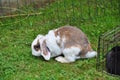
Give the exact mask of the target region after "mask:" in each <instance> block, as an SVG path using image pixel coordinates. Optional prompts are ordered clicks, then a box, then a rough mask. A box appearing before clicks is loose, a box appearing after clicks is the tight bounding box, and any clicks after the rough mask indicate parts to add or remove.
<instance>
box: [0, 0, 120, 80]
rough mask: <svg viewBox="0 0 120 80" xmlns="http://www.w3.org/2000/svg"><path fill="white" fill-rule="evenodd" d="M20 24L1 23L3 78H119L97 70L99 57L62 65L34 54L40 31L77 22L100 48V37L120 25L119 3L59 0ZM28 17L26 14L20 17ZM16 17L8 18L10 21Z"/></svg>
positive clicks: (92, 0) (62, 79)
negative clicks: (32, 51) (34, 43)
mask: <svg viewBox="0 0 120 80" xmlns="http://www.w3.org/2000/svg"><path fill="white" fill-rule="evenodd" d="M38 11H39V12H40V13H41V15H35V16H29V18H27V19H25V20H22V21H20V23H16V24H14V23H13V24H11V25H10V24H9V25H2V26H0V80H119V77H114V76H110V75H108V74H106V73H102V72H98V71H97V70H96V58H92V59H85V60H77V61H76V62H75V63H71V64H61V63H59V62H56V61H55V60H54V59H51V60H50V61H44V59H43V58H42V57H39V58H37V57H34V56H32V55H31V47H30V45H31V42H32V41H33V40H34V38H35V37H36V35H37V34H46V33H47V32H48V31H49V30H51V29H55V28H58V27H60V26H63V25H67V24H70V25H73V26H77V27H78V28H81V29H82V30H83V32H85V33H86V35H87V36H88V38H89V40H90V42H91V43H92V47H93V49H94V50H97V41H98V36H99V35H100V34H101V33H104V32H106V31H108V30H111V29H113V28H114V27H116V26H117V25H120V15H119V3H117V2H116V0H114V1H110V0H105V1H97V4H96V0H91V1H90V3H88V0H81V1H80V0H74V1H73V0H64V1H62V0H59V1H56V2H54V3H52V4H50V5H48V6H46V7H44V8H41V9H39V10H38ZM20 19H24V17H20ZM14 21H16V19H8V18H7V19H5V20H2V21H1V23H2V24H3V23H4V24H7V23H8V22H14Z"/></svg>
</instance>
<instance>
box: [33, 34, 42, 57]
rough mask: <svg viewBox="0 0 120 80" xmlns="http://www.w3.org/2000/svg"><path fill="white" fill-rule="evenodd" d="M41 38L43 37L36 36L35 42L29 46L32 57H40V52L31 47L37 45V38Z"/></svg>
mask: <svg viewBox="0 0 120 80" xmlns="http://www.w3.org/2000/svg"><path fill="white" fill-rule="evenodd" d="M42 37H43V35H38V36H37V37H36V38H35V40H34V41H33V42H32V44H31V48H32V55H34V56H40V55H41V51H40V50H39V51H36V50H35V49H34V47H33V46H34V45H35V44H37V40H38V39H39V38H42Z"/></svg>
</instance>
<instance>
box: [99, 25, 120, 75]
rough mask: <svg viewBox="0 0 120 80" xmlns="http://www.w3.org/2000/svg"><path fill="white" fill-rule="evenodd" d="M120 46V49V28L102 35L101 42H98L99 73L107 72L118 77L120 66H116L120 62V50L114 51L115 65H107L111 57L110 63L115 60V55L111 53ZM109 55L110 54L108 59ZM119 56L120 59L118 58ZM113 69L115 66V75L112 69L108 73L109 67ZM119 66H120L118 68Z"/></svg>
mask: <svg viewBox="0 0 120 80" xmlns="http://www.w3.org/2000/svg"><path fill="white" fill-rule="evenodd" d="M116 46H119V47H120V26H118V27H116V28H114V29H113V30H110V31H107V32H105V33H104V34H102V35H101V36H100V37H99V41H98V56H97V70H98V71H102V72H106V73H109V74H112V75H116V74H117V70H118V69H117V68H116V67H120V65H119V64H116V62H119V61H118V59H117V58H118V57H119V58H120V56H119V55H120V50H116V49H115V51H114V54H115V53H118V55H117V54H115V60H114V61H113V63H114V64H112V63H111V62H109V63H107V59H108V57H110V56H111V57H110V61H112V60H113V58H112V57H113V56H114V55H113V53H110V51H111V50H113V48H114V47H116ZM108 53H109V54H110V55H109V56H108V57H107V55H108ZM117 56H118V57H117ZM107 64H109V66H110V67H111V68H112V66H114V69H113V70H114V71H115V72H114V73H113V70H112V69H111V70H110V71H109V72H108V70H107V69H108V67H107V66H108V65H107ZM118 65H119V66H118Z"/></svg>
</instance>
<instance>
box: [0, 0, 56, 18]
mask: <svg viewBox="0 0 120 80" xmlns="http://www.w3.org/2000/svg"><path fill="white" fill-rule="evenodd" d="M54 1H55V0H0V16H3V15H9V14H11V13H13V12H15V10H16V9H19V8H21V7H24V6H27V7H28V9H29V7H32V8H33V9H38V8H41V7H44V6H46V5H47V4H50V3H52V2H54Z"/></svg>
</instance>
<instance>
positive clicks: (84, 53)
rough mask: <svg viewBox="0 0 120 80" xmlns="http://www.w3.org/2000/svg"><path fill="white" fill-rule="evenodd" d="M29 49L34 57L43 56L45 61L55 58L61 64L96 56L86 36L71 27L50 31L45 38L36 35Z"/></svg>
mask: <svg viewBox="0 0 120 80" xmlns="http://www.w3.org/2000/svg"><path fill="white" fill-rule="evenodd" d="M31 48H32V54H33V55H34V56H43V57H44V59H45V60H50V58H51V57H56V58H55V60H56V61H58V62H61V63H70V62H74V61H75V60H76V59H80V58H92V57H95V56H96V55H97V52H95V51H93V50H92V48H91V45H90V42H89V41H88V39H87V37H86V35H85V34H84V33H83V32H82V31H81V30H80V29H78V28H76V27H73V26H63V27H60V28H58V29H55V30H50V31H49V32H48V34H46V35H45V36H43V35H38V36H37V37H36V38H35V40H34V41H33V42H32V45H31ZM61 55H63V56H61Z"/></svg>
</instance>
